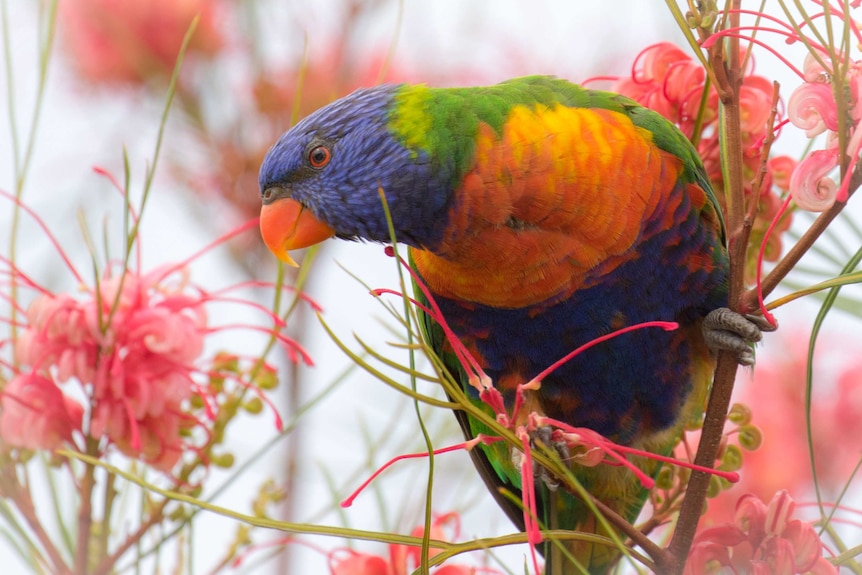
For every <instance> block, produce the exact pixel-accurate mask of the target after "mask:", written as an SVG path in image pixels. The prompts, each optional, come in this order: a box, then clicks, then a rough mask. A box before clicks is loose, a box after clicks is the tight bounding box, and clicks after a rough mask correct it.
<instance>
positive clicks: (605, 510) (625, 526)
mask: <svg viewBox="0 0 862 575" xmlns="http://www.w3.org/2000/svg"><path fill="white" fill-rule="evenodd" d="M592 500H593V503H594V504H595V506H596V508H597V509H598V510H599V511H600V512H601V514H602V515H603V516H604V517H605V519H607V520H608V522H609V523H610V524H611V525H613V526H614V527H616V528H617V529H619V530H620V531H621V532H622V533H623V534H624V535H625V536H626V537H628V538H629V539H631V540H632V542H633V543H634V544H635V545H637V546H638V547H640V548H641V549H643V550H644V552H645V553H646V554H647V555H649V556H650V559H652V560H653V561H655V563H656V566H661V565H662V564H664V563H666V562H667V561H668V559H669V557H668V553H667V551H665V550H664V549H662V548H661V547H659V546H658V545H656V544H655V543H654V542H653V541H652V539H650V538H649V537H647V536H646V535H645V534H644V533H643V532H642V531H640V530H639V529H638V528H637V527H635V526H634V525H632V524H631V523H629V522H628V521H626V519H625V518H624V517H623V516H622V515H620V514H618V513H617V512H616V511H614V510H613V509H611V508H610V507H608V506H607V505H605V504H604V503H602V502H601V501H599V500H598V499H596V498H595V497H592Z"/></svg>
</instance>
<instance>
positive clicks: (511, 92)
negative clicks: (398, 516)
mask: <svg viewBox="0 0 862 575" xmlns="http://www.w3.org/2000/svg"><path fill="white" fill-rule="evenodd" d="M378 190H382V191H383V192H384V193H385V198H386V203H387V204H388V207H389V210H390V211H391V221H392V224H393V225H394V230H395V235H396V237H397V239H398V241H400V242H404V243H406V244H408V246H409V252H410V260H411V266H412V267H413V268H414V269H415V271H416V272H417V274H418V276H419V277H421V280H422V282H424V284H425V285H426V286H427V287H428V289H429V290H430V293H431V294H432V295H433V297H434V299H435V301H436V303H437V304H438V305H439V308H440V310H441V312H442V315H443V317H444V318H445V319H446V321H447V323H448V324H449V325H450V327H451V329H452V331H453V332H454V333H455V335H457V337H458V338H459V339H460V340H461V341H462V342H463V343H464V345H465V346H466V347H467V349H469V350H471V352H472V353H473V355H475V356H476V358H477V359H478V361H479V363H480V364H481V366H482V368H483V369H484V370H485V372H486V373H487V374H488V375H489V376H490V377H491V379H492V380H493V383H494V384H495V386H496V387H497V388H498V389H499V390H500V391H501V392H502V394H503V398H504V400H505V403H506V406H507V407H508V409H509V410H511V409H512V406H513V402H514V397H515V388H516V386H517V385H518V384H522V383H526V382H528V381H530V380H531V378H533V377H534V376H536V375H537V374H538V373H540V372H541V371H542V370H544V369H545V368H546V367H548V366H549V365H551V364H552V363H554V362H555V361H557V360H558V359H560V358H561V357H563V356H565V355H566V354H567V353H569V352H570V351H571V350H573V349H575V348H577V347H578V346H580V345H581V344H584V343H586V342H588V341H591V340H593V339H594V338H597V337H599V336H601V335H603V334H607V333H609V332H611V331H613V330H616V329H619V328H622V327H624V326H628V325H633V324H636V323H640V322H645V321H652V320H667V321H675V322H678V323H679V329H677V330H675V331H668V332H665V331H662V330H659V329H645V330H638V331H633V332H631V333H627V334H625V335H623V336H619V337H616V338H614V339H611V340H609V341H606V342H604V343H602V344H600V345H598V346H596V347H594V348H591V349H590V350H588V351H586V352H584V353H582V354H580V355H578V356H576V357H575V358H574V359H572V360H571V361H569V362H568V363H565V364H564V365H562V366H561V367H559V368H558V369H556V370H555V371H554V372H553V373H551V374H550V375H549V376H547V377H546V378H545V379H544V380H543V381H542V384H541V388H540V389H538V390H535V391H528V392H526V408H525V409H523V410H522V411H521V413H523V414H525V415H526V414H527V413H528V412H538V413H540V414H544V415H547V416H549V417H552V418H554V419H557V420H562V421H564V422H566V423H569V424H571V425H573V426H577V427H585V428H590V429H592V430H594V431H596V432H598V433H600V434H602V435H604V436H605V437H606V438H608V439H611V440H612V441H614V442H617V443H619V444H625V445H630V446H636V447H638V448H641V449H645V450H648V451H652V452H656V453H663V454H666V453H668V452H669V451H670V450H671V449H672V448H673V446H674V445H675V444H676V442H677V441H678V439H679V437H680V434H681V432H682V428H683V426H684V425H685V423H687V422H688V421H689V420H691V419H697V418H698V417H699V416H700V415H701V413H702V410H703V403H704V398H705V395H706V390H707V388H708V386H709V382H710V381H711V376H712V371H713V368H714V355H715V354H714V351H713V350H712V349H711V348H712V347H716V346H717V347H726V348H732V349H734V350H736V351H737V352H739V353H740V360H741V361H742V362H744V363H748V362H750V361H751V359H752V357H751V352H750V350H749V348H748V347H747V344H746V339H747V340H748V341H751V340H754V339H757V338H758V337H759V331H758V330H757V329H756V328H754V330H753V332H752V330H751V329H749V328H746V327H742V328H739V329H736V325H737V324H736V323H735V322H730V324H732V327H731V331H740V332H742V333H743V334H744V337H741V336H736V335H734V334H730V335H729V334H728V333H727V332H726V331H722V330H721V329H720V328H725V327H727V326H728V325H730V324H727V322H726V321H715V322H711V324H713V323H714V324H715V325H714V326H713V325H710V326H708V327H710V328H712V327H716V328H719V329H718V330H717V331H716V330H711V329H708V330H704V323H705V322H704V318H706V317H707V316H708V315H709V314H710V313H711V312H713V311H714V310H718V309H720V308H723V307H724V306H726V305H727V289H728V288H727V275H728V260H727V252H726V249H725V237H724V227H723V220H722V216H721V212H720V208H719V205H718V203H717V201H716V198H715V196H714V194H713V191H712V188H711V187H710V183H709V180H708V179H707V177H706V174H705V172H704V169H703V166H702V165H701V162H700V159H699V158H698V155H697V152H696V151H695V149H694V148H693V147H692V145H691V144H690V143H689V141H688V140H687V139H686V138H685V136H684V135H683V134H682V133H681V132H680V131H679V130H677V129H676V127H675V126H673V125H672V124H671V123H670V122H668V121H667V120H665V119H664V118H663V117H661V116H660V115H659V114H657V113H655V112H652V111H650V110H648V109H646V108H643V107H641V106H639V105H638V104H636V103H635V102H633V101H632V100H629V99H627V98H624V97H622V96H619V95H617V94H611V93H607V92H600V91H593V90H587V89H584V88H581V87H579V86H577V85H574V84H571V83H569V82H566V81H564V80H559V79H554V78H550V77H541V76H535V77H526V78H519V79H515V80H510V81H507V82H503V83H501V84H498V85H495V86H489V87H477V88H445V89H434V88H429V87H427V86H424V85H406V84H402V85H383V86H377V87H374V88H370V89H363V90H358V91H356V92H354V93H353V94H351V95H349V96H347V97H345V98H343V99H341V100H337V101H335V102H333V103H332V104H330V105H328V106H326V107H324V108H322V109H320V110H318V111H317V112H315V113H313V114H311V115H310V116H308V117H306V118H305V119H303V120H302V121H301V122H299V123H298V124H297V125H296V126H295V127H293V128H292V129H291V130H289V131H288V132H286V133H285V134H284V135H282V136H281V138H280V139H279V140H278V141H277V142H276V143H275V145H274V146H273V147H272V149H270V151H269V153H268V155H267V157H266V159H265V160H264V162H263V165H262V167H261V171H260V193H261V197H262V200H263V208H262V212H261V230H262V235H263V238H264V240H265V242H266V244H267V246H268V247H269V248H270V249H271V250H272V251H273V253H275V254H276V255H277V256H279V257H280V258H282V259H284V260H285V261H292V260H290V257H289V256H288V255H287V250H289V249H294V248H301V247H305V246H308V245H311V244H314V243H317V242H319V241H322V240H324V239H325V238H328V237H331V236H337V237H339V238H344V239H351V240H356V239H362V240H369V241H376V242H389V241H390V239H391V238H390V231H389V228H388V222H387V218H386V216H385V212H384V207H383V202H382V201H381V197H380V195H379V191H378ZM417 291H418V290H417ZM417 297H420V299H421V294H418V293H417ZM725 312H727V310H726V309H724V310H723V312H721V313H722V314H723V315H721V319H726V317H727V316H726V313H725ZM728 313H729V312H728ZM716 317H718V316H716ZM708 323H710V322H708ZM726 324H727V325H726ZM748 325H751V324H748ZM425 329H426V335H427V338H428V340H429V341H430V342H431V343H432V345H433V346H434V347H435V349H436V350H437V352H438V353H439V354H440V355H441V357H443V359H444V361H446V363H447V365H448V367H449V368H450V370H451V372H452V373H453V374H460V377H461V378H462V380H464V388H465V391H466V392H467V393H468V395H469V396H470V397H471V399H472V400H474V401H475V402H476V403H477V404H480V401H479V398H478V395H477V393H476V391H475V390H474V389H473V388H472V387H470V386H469V385H467V382H466V376H465V375H464V372H463V370H462V369H461V366H460V364H459V363H458V361H456V359H455V356H454V355H453V354H452V352H451V348H450V347H449V346H448V345H447V343H446V341H445V338H444V335H443V330H442V329H441V327H440V326H439V325H438V324H437V323H436V322H435V321H433V320H432V319H430V318H427V317H426V318H425ZM705 334H706V336H705ZM711 334H714V335H711ZM456 414H457V415H458V418H459V421H460V424H461V427H462V429H463V430H464V433H465V434H466V435H467V437H468V438H470V437H473V436H475V435H476V434H477V433H481V432H484V431H486V429H485V427H484V426H482V425H481V424H480V423H478V422H477V421H476V420H475V419H474V418H470V417H468V416H467V415H465V413H464V412H462V411H459V412H456ZM516 423H517V422H516ZM510 450H511V448H510V447H508V446H506V445H505V444H504V443H497V444H494V445H490V446H485V445H482V446H478V447H476V448H474V449H473V450H472V451H471V455H472V456H473V460H474V462H475V463H476V466H477V468H478V469H479V471H480V473H481V475H482V477H483V479H484V480H485V482H486V483H487V484H488V485H489V487H490V488H491V491H492V493H493V494H494V495H495V498H496V499H497V501H498V503H500V505H501V506H502V507H503V508H504V509H505V510H506V511H507V513H508V515H509V516H510V517H511V518H512V519H513V520H514V521H515V523H516V524H518V525H519V527H520V528H522V529H523V527H524V525H523V515H522V511H521V510H520V509H519V508H518V506H517V504H515V503H513V502H512V501H511V500H510V499H509V498H506V497H503V496H502V495H501V488H503V489H507V490H508V491H510V492H512V493H514V494H515V496H516V497H517V496H518V495H519V494H520V489H521V486H522V477H521V472H520V469H519V467H518V466H517V465H516V464H515V460H517V457H514V458H513V453H511V452H510ZM639 465H643V466H644V467H645V469H647V470H648V472H650V473H655V472H656V469H657V468H656V466H655V465H652V466H650V465H649V463H642V464H639ZM571 469H572V472H573V473H574V475H575V477H577V478H578V480H579V481H580V482H581V483H582V484H583V485H584V487H585V488H586V489H587V490H588V491H589V492H590V493H591V494H592V495H594V496H595V497H597V498H598V499H599V500H601V501H602V502H604V503H606V504H607V505H608V506H610V507H611V508H612V509H614V510H615V511H617V512H618V513H620V514H622V515H623V516H624V517H627V518H628V519H629V520H630V521H633V520H634V519H635V518H636V516H637V514H638V512H639V510H640V508H641V507H642V505H643V502H644V500H645V496H646V493H645V490H644V489H643V488H642V487H641V486H640V484H639V483H638V481H637V480H636V479H635V478H634V476H633V475H632V474H631V472H629V471H627V470H625V469H623V468H619V467H611V466H607V465H599V466H596V467H584V466H581V465H578V464H577V463H573V464H572V467H571ZM536 485H537V487H536V492H537V493H536V495H537V501H538V505H539V512H540V519H542V520H543V521H544V523H545V525H546V526H547V527H549V528H551V527H553V528H557V529H580V530H584V531H596V532H601V528H600V525H599V524H598V523H597V521H596V518H595V517H594V516H592V514H591V513H590V512H589V510H588V509H587V507H586V506H585V505H584V503H583V502H582V501H580V500H579V499H578V498H577V497H575V496H573V495H571V494H569V493H568V492H565V491H563V490H557V491H555V490H554V489H553V487H554V485H553V481H551V480H547V478H546V481H538V482H537V483H536ZM567 545H568V546H569V550H570V551H571V554H572V555H574V559H575V560H576V562H578V563H580V565H582V566H584V567H585V568H586V569H587V570H588V571H589V572H604V571H606V570H607V569H608V568H609V566H610V565H612V564H613V561H614V559H615V557H616V556H617V552H616V551H615V550H614V549H613V548H610V547H607V546H603V545H598V544H594V545H590V544H584V543H579V542H569V543H567ZM543 552H544V554H545V556H546V560H547V562H548V563H547V565H548V568H547V573H578V572H583V569H581V568H580V567H578V566H577V565H576V564H575V563H573V562H572V561H571V558H566V556H565V555H561V554H560V552H559V551H555V550H554V547H548V548H546V549H544V550H543Z"/></svg>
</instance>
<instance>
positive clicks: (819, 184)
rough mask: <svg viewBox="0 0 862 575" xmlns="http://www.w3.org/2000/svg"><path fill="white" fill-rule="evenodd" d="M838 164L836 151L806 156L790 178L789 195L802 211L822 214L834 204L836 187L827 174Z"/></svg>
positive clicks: (821, 151)
mask: <svg viewBox="0 0 862 575" xmlns="http://www.w3.org/2000/svg"><path fill="white" fill-rule="evenodd" d="M837 164H838V150H837V149H829V150H815V151H813V152H811V153H810V154H808V156H807V157H806V158H805V159H803V160H802V161H801V162H799V164H797V166H796V168H795V169H794V170H793V175H792V176H790V194H791V195H792V196H793V201H795V202H796V205H798V206H799V207H800V208H802V209H803V210H807V211H809V212H822V211H824V210H826V209H828V208H829V207H831V206H832V204H834V203H835V198H836V196H837V195H838V185H837V184H836V183H835V181H834V180H833V179H832V178H828V177H827V174H828V173H829V172H830V171H831V170H833V169H834V168H835V167H836V165H837Z"/></svg>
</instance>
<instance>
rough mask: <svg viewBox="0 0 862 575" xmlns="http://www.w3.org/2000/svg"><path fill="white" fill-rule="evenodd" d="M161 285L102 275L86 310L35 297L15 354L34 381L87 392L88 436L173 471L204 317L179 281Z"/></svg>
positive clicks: (156, 276)
mask: <svg viewBox="0 0 862 575" xmlns="http://www.w3.org/2000/svg"><path fill="white" fill-rule="evenodd" d="M163 275H164V272H161V271H156V272H153V273H151V274H149V275H144V276H141V275H137V274H134V273H127V274H125V277H124V276H122V275H115V276H111V275H106V276H105V277H104V278H103V279H102V282H101V284H100V286H99V292H98V297H96V295H95V294H90V296H89V297H88V298H86V299H83V300H76V299H74V298H72V297H71V296H69V295H66V294H59V295H56V296H55V295H52V294H43V295H41V296H39V297H38V298H36V299H35V300H34V301H33V303H32V304H31V305H30V307H29V309H28V312H27V319H28V324H29V325H28V327H27V329H26V330H24V332H23V333H22V334H21V336H20V339H19V342H18V347H17V349H18V359H19V361H21V363H22V364H24V365H29V366H31V367H32V368H33V369H34V370H36V371H37V372H38V373H41V374H45V375H46V376H49V375H53V376H54V377H56V378H57V381H59V382H66V381H68V380H70V379H73V378H74V379H76V380H77V381H79V382H80V383H81V384H83V385H84V386H85V388H86V390H87V393H88V395H89V396H90V397H89V399H90V403H91V412H90V421H89V434H90V436H92V437H94V438H103V437H104V438H107V439H109V440H110V442H111V443H113V444H114V445H116V446H117V447H118V448H119V449H120V450H121V451H122V452H123V453H126V454H127V455H130V456H133V457H141V458H143V459H144V460H145V461H147V462H149V463H151V464H153V465H154V466H156V467H157V468H159V469H163V470H169V469H170V468H171V467H173V465H174V464H175V463H176V461H177V460H178V459H179V457H180V455H181V454H182V452H183V450H184V449H183V444H184V437H183V430H184V429H186V428H188V427H189V426H190V425H193V421H190V418H189V417H188V416H187V415H184V413H183V409H182V404H183V402H184V401H187V400H188V399H189V398H190V397H191V395H192V393H193V390H194V388H195V382H194V379H193V374H194V373H195V371H196V370H197V367H196V366H195V361H196V360H197V359H198V357H199V356H200V354H201V352H202V351H203V340H204V336H205V334H206V333H207V316H206V313H205V311H204V309H203V305H204V300H203V299H202V298H201V297H200V296H192V295H190V294H189V293H187V292H186V291H185V288H186V284H185V283H184V282H183V281H181V282H180V284H179V285H177V286H173V287H166V286H165V285H164V281H163V279H164V278H163ZM4 419H5V415H4Z"/></svg>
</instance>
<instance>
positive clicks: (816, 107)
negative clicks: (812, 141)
mask: <svg viewBox="0 0 862 575" xmlns="http://www.w3.org/2000/svg"><path fill="white" fill-rule="evenodd" d="M787 116H788V118H790V121H791V122H792V123H793V125H794V126H796V127H797V128H801V129H802V130H805V135H806V136H808V137H809V138H813V137H814V136H817V135H820V134H822V133H823V132H825V131H826V130H832V131H835V130H837V129H838V108H837V106H836V105H835V100H834V98H833V97H832V87H831V86H829V85H828V84H823V83H821V82H815V83H808V84H802V85H801V86H799V87H798V88H796V90H794V91H793V94H791V95H790V100H789V101H788V102H787Z"/></svg>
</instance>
